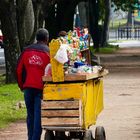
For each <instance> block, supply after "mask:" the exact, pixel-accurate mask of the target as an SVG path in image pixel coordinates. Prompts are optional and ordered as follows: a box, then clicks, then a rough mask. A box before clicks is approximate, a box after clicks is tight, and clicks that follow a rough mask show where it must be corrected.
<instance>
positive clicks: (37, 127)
mask: <svg viewBox="0 0 140 140" xmlns="http://www.w3.org/2000/svg"><path fill="white" fill-rule="evenodd" d="M41 98H42V90H39V89H35V88H27V89H25V90H24V99H25V104H26V108H27V129H28V140H40V138H41V133H42V128H41Z"/></svg>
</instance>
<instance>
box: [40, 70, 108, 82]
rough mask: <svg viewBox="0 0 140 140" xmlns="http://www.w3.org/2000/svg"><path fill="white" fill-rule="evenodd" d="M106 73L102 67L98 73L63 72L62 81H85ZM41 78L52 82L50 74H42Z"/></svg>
mask: <svg viewBox="0 0 140 140" xmlns="http://www.w3.org/2000/svg"><path fill="white" fill-rule="evenodd" d="M107 74H108V70H107V69H104V71H103V72H101V73H100V72H98V73H82V74H77V73H76V74H65V77H64V81H86V80H90V79H96V78H98V77H103V76H105V75H107ZM42 80H43V81H44V82H45V81H46V82H52V77H51V76H43V77H42Z"/></svg>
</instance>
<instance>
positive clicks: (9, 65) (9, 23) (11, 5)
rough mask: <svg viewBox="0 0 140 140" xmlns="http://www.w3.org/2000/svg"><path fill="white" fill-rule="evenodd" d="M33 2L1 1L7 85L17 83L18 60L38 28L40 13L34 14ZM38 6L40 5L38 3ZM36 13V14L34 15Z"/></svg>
mask: <svg viewBox="0 0 140 140" xmlns="http://www.w3.org/2000/svg"><path fill="white" fill-rule="evenodd" d="M32 4H33V3H32V1H31V0H24V1H22V0H18V1H15V0H1V1H0V5H1V6H0V20H1V27H2V32H3V35H4V52H5V62H6V83H12V82H15V81H16V75H15V68H16V64H17V59H18V56H19V54H20V53H21V51H22V50H23V47H24V46H25V45H26V44H27V43H28V42H30V41H31V40H33V38H34V34H33V33H34V32H35V31H36V29H37V28H38V24H37V22H36V18H38V16H39V14H38V13H39V12H38V10H37V9H39V8H38V7H37V8H36V9H35V11H36V12H34V9H33V5H32ZM37 4H38V3H37ZM34 13H35V14H34Z"/></svg>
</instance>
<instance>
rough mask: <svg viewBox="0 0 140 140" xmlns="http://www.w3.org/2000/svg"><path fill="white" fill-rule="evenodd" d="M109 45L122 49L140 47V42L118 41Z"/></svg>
mask: <svg viewBox="0 0 140 140" xmlns="http://www.w3.org/2000/svg"><path fill="white" fill-rule="evenodd" d="M109 44H112V45H119V47H120V48H131V47H140V40H117V41H116V42H112V43H109Z"/></svg>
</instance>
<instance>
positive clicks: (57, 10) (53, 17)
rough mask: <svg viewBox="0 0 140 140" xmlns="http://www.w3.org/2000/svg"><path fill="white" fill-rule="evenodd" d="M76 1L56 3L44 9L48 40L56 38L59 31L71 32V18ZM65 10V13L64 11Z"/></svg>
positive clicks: (69, 0)
mask: <svg viewBox="0 0 140 140" xmlns="http://www.w3.org/2000/svg"><path fill="white" fill-rule="evenodd" d="M77 4H78V3H77V1H74V0H73V1H71V0H68V1H58V2H57V3H54V4H52V5H51V6H49V7H47V8H46V10H47V11H46V13H47V14H46V15H47V17H46V20H45V21H46V22H45V23H46V26H45V27H46V28H47V29H48V30H49V32H50V40H51V39H53V38H57V37H58V33H59V31H61V30H65V31H69V30H73V17H74V13H75V8H76V5H77ZM64 9H65V11H64Z"/></svg>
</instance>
